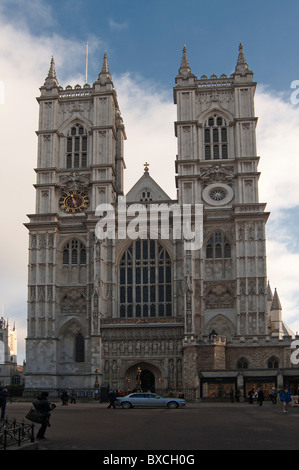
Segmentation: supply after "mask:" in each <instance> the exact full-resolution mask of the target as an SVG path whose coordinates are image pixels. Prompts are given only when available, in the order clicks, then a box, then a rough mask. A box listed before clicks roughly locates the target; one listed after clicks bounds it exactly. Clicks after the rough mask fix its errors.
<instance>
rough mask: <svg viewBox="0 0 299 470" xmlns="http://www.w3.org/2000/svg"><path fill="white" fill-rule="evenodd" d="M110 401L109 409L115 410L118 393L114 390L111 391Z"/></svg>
mask: <svg viewBox="0 0 299 470" xmlns="http://www.w3.org/2000/svg"><path fill="white" fill-rule="evenodd" d="M108 400H109V406H107V408H111V406H112V407H113V408H115V400H116V393H115V392H114V391H112V390H110V391H109V393H108Z"/></svg>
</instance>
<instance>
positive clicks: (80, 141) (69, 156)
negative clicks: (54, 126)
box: [66, 123, 87, 168]
mask: <svg viewBox="0 0 299 470" xmlns="http://www.w3.org/2000/svg"><path fill="white" fill-rule="evenodd" d="M66 147H67V148H66V167H67V168H86V167H87V130H86V129H84V127H83V126H82V125H81V124H78V123H77V124H75V125H74V126H73V127H72V128H71V130H70V132H69V134H68V136H67V140H66Z"/></svg>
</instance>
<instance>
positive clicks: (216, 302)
mask: <svg viewBox="0 0 299 470" xmlns="http://www.w3.org/2000/svg"><path fill="white" fill-rule="evenodd" d="M205 304H206V308H207V309H214V308H233V307H234V297H233V294H232V292H231V291H230V290H229V289H228V287H227V286H226V285H223V284H217V285H216V286H213V287H211V288H210V289H208V290H207V294H206V297H205Z"/></svg>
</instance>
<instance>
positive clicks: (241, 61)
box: [237, 41, 248, 66]
mask: <svg viewBox="0 0 299 470" xmlns="http://www.w3.org/2000/svg"><path fill="white" fill-rule="evenodd" d="M241 64H243V65H247V66H248V64H247V62H246V59H245V55H244V51H243V44H242V43H241V41H240V44H239V56H238V62H237V65H241Z"/></svg>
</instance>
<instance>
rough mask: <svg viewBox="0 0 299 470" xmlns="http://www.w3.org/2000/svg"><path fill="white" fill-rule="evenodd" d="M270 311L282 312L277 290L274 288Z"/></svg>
mask: <svg viewBox="0 0 299 470" xmlns="http://www.w3.org/2000/svg"><path fill="white" fill-rule="evenodd" d="M271 310H282V307H281V303H280V300H279V297H278V293H277V289H276V288H275V291H274V295H273V301H272V305H271Z"/></svg>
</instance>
